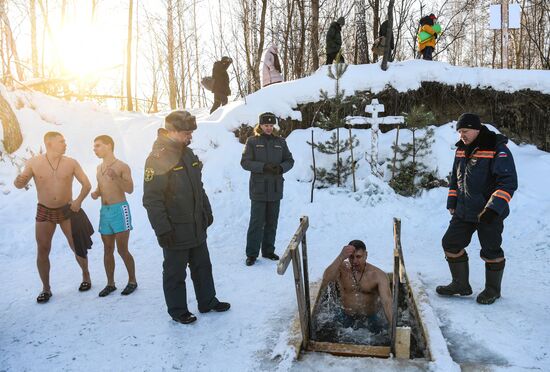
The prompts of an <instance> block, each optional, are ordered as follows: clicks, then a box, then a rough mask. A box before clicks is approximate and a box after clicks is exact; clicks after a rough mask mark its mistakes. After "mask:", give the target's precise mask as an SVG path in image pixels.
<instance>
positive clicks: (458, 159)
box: [436, 113, 518, 304]
mask: <svg viewBox="0 0 550 372" xmlns="http://www.w3.org/2000/svg"><path fill="white" fill-rule="evenodd" d="M457 130H458V131H459V134H460V141H458V143H457V144H456V146H457V150H456V155H455V160H454V164H453V170H452V173H451V182H450V183H449V196H448V198H447V209H448V210H449V212H450V213H451V215H452V219H451V222H450V224H449V228H448V229H447V232H446V233H445V236H443V240H442V244H443V250H444V251H445V256H446V259H447V262H448V264H449V268H450V270H451V275H452V277H453V280H452V282H451V284H449V285H446V286H438V287H437V288H436V291H437V293H438V294H440V295H443V296H452V295H461V296H467V295H470V294H472V288H471V287H470V283H469V278H468V276H469V268H468V254H467V253H466V251H465V248H466V247H467V246H468V244H470V240H471V238H472V234H473V233H474V232H475V231H477V235H478V237H479V242H480V244H481V252H480V256H481V258H482V259H483V260H484V261H485V289H484V290H483V291H482V292H481V293H480V294H479V295H478V296H477V302H478V303H480V304H492V303H493V302H495V300H496V299H497V298H500V285H501V282H502V274H503V272H504V265H505V262H506V259H505V258H504V252H503V250H502V248H501V246H500V245H501V243H502V231H503V229H504V224H503V222H504V219H505V218H506V217H507V216H508V214H509V212H510V209H509V207H508V203H510V200H511V199H512V196H513V195H514V191H515V190H516V189H517V187H518V182H517V174H516V167H515V165H514V159H513V158H512V153H511V152H510V150H509V149H508V147H507V146H506V143H507V142H508V139H507V138H506V137H505V136H503V135H501V134H496V133H494V132H491V131H490V130H489V129H487V127H485V126H484V125H481V121H480V119H479V117H478V116H477V115H475V114H470V113H466V114H462V115H461V116H460V118H459V119H458V123H457Z"/></svg>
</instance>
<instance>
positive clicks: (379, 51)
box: [372, 20, 395, 62]
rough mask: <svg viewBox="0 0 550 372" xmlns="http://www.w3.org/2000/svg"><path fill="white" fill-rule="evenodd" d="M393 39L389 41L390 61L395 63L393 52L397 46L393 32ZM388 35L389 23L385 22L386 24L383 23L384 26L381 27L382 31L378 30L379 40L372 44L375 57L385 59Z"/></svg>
mask: <svg viewBox="0 0 550 372" xmlns="http://www.w3.org/2000/svg"><path fill="white" fill-rule="evenodd" d="M390 32H391V37H390V38H389V41H390V58H389V61H390V62H391V61H393V58H392V53H391V52H392V50H393V49H394V48H395V44H394V40H393V31H391V30H390ZM387 33H388V21H387V20H385V21H384V22H382V24H381V25H380V29H379V30H378V38H377V39H376V40H374V42H373V43H372V53H373V56H374V57H376V56H380V57H383V56H384V50H385V48H386V42H387V41H388V38H387V37H386V34H387Z"/></svg>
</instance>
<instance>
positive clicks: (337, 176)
mask: <svg viewBox="0 0 550 372" xmlns="http://www.w3.org/2000/svg"><path fill="white" fill-rule="evenodd" d="M347 68H348V65H347V64H345V63H335V64H333V65H330V66H329V67H328V77H329V78H330V79H332V80H334V82H335V96H334V97H333V98H329V95H328V92H327V91H324V90H321V91H320V98H321V100H322V101H323V102H325V104H326V105H327V106H328V116H327V115H325V114H324V113H322V112H320V113H319V120H318V122H317V125H318V126H319V127H320V128H322V129H324V130H326V131H333V130H334V132H333V133H332V135H331V137H330V139H329V140H327V141H325V142H324V143H314V142H308V144H310V145H311V146H313V147H314V148H316V149H317V151H319V152H320V153H323V154H328V155H336V161H335V162H334V163H332V166H331V168H330V169H325V168H319V167H317V168H314V167H313V166H312V169H313V171H314V172H315V176H316V177H315V178H316V180H318V181H319V182H320V184H319V187H327V186H329V185H337V186H341V185H342V184H344V183H345V182H346V180H347V178H348V177H349V175H350V174H352V172H354V170H355V168H354V167H356V165H355V164H354V163H353V161H352V157H351V154H349V155H348V156H346V157H345V158H342V154H343V153H345V152H348V151H351V149H352V148H353V147H354V146H357V145H358V144H359V140H357V137H356V136H350V138H348V139H346V140H344V139H341V138H340V129H341V128H344V127H345V125H346V119H345V116H346V115H345V112H344V107H345V105H346V104H348V103H349V102H347V100H345V99H344V95H345V90H343V89H340V79H341V78H342V76H343V75H344V73H345V72H346V70H347ZM350 133H351V132H350Z"/></svg>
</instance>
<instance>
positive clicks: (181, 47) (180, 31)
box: [177, 0, 187, 108]
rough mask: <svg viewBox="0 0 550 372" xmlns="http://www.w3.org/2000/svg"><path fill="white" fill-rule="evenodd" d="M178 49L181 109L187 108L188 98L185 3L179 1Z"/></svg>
mask: <svg viewBox="0 0 550 372" xmlns="http://www.w3.org/2000/svg"><path fill="white" fill-rule="evenodd" d="M177 6H178V12H177V14H178V49H179V57H180V84H179V85H180V86H181V93H180V101H181V107H182V108H185V107H186V103H187V96H186V95H185V63H184V57H183V52H184V47H185V44H184V42H183V41H184V37H185V32H184V29H183V27H184V26H183V23H182V20H183V3H182V1H181V0H178V5H177Z"/></svg>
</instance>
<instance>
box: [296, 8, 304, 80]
mask: <svg viewBox="0 0 550 372" xmlns="http://www.w3.org/2000/svg"><path fill="white" fill-rule="evenodd" d="M296 3H297V4H298V12H299V13H300V44H299V46H298V52H297V53H296V54H297V55H296V77H298V78H301V77H302V76H304V70H305V68H304V67H305V66H304V52H305V50H306V45H305V44H306V12H305V9H304V8H305V4H304V0H296Z"/></svg>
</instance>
